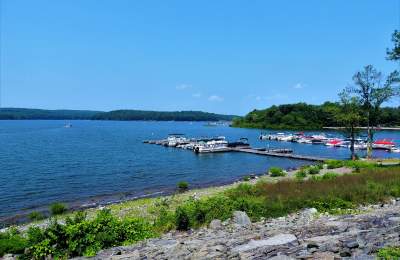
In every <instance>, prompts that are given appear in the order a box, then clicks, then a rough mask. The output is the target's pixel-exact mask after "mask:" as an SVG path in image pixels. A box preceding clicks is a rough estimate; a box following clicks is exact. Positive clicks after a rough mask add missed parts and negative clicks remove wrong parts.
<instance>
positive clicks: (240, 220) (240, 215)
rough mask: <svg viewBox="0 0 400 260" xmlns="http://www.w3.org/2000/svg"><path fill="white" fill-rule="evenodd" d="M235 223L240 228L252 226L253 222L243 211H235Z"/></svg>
mask: <svg viewBox="0 0 400 260" xmlns="http://www.w3.org/2000/svg"><path fill="white" fill-rule="evenodd" d="M233 223H234V224H236V225H238V226H242V227H245V226H250V225H251V220H250V218H249V216H247V214H246V212H243V211H235V212H233Z"/></svg>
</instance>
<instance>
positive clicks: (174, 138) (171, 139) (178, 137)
mask: <svg viewBox="0 0 400 260" xmlns="http://www.w3.org/2000/svg"><path fill="white" fill-rule="evenodd" d="M188 141H189V140H188V139H187V138H185V137H184V134H169V135H168V138H167V142H166V143H165V144H164V145H165V146H168V147H176V146H178V145H181V144H187V143H188Z"/></svg>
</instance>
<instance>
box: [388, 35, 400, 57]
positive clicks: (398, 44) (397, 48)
mask: <svg viewBox="0 0 400 260" xmlns="http://www.w3.org/2000/svg"><path fill="white" fill-rule="evenodd" d="M392 42H393V45H394V46H393V49H387V50H386V54H387V59H388V60H393V61H398V60H400V31H397V30H395V31H394V32H393V34H392Z"/></svg>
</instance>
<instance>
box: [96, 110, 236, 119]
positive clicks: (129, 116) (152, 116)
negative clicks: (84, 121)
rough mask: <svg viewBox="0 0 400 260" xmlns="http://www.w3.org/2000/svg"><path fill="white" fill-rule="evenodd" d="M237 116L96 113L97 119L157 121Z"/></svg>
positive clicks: (188, 113)
mask: <svg viewBox="0 0 400 260" xmlns="http://www.w3.org/2000/svg"><path fill="white" fill-rule="evenodd" d="M234 117H235V116H232V115H220V114H214V113H206V112H201V111H175V112H158V111H143V110H115V111H110V112H104V113H99V114H96V115H95V116H94V117H93V119H96V120H155V121H172V120H173V121H220V120H224V121H231V120H232V119H233V118H234Z"/></svg>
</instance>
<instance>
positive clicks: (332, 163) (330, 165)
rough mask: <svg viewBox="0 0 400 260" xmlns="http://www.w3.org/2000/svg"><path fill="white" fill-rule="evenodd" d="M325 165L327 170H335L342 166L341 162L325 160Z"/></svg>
mask: <svg viewBox="0 0 400 260" xmlns="http://www.w3.org/2000/svg"><path fill="white" fill-rule="evenodd" d="M325 163H326V165H327V168H328V169H336V168H340V167H343V166H344V163H343V161H340V160H326V161H325Z"/></svg>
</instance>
